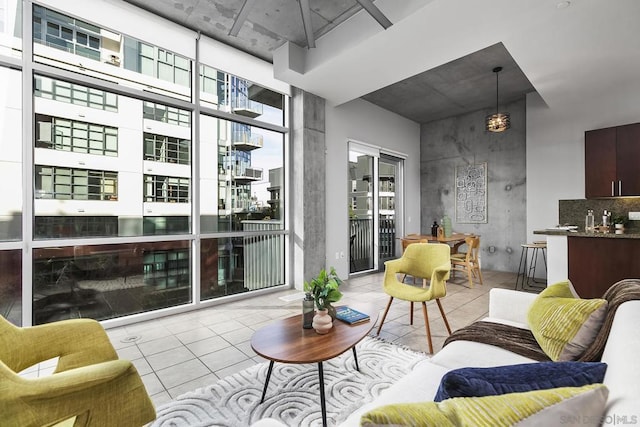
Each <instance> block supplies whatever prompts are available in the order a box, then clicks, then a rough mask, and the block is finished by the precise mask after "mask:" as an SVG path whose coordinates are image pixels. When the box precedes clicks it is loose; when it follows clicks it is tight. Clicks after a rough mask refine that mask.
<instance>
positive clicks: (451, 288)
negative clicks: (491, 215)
mask: <svg viewBox="0 0 640 427" xmlns="http://www.w3.org/2000/svg"><path fill="white" fill-rule="evenodd" d="M382 276H383V275H382V273H375V274H367V275H362V276H359V277H354V278H351V279H350V280H348V281H346V282H345V284H344V285H343V286H341V291H342V292H343V294H344V297H343V298H342V300H341V301H340V304H349V303H355V302H368V303H370V304H371V305H372V306H373V307H375V308H377V309H380V310H384V308H385V306H386V304H387V302H388V296H387V295H386V294H385V293H384V291H383V290H382ZM483 278H484V283H485V284H484V285H483V286H480V285H476V286H474V288H473V289H470V288H469V287H468V282H467V281H466V278H465V277H464V275H462V274H460V275H458V277H456V278H454V279H452V280H450V281H449V282H448V285H447V291H448V292H447V296H446V297H445V298H443V299H442V300H441V302H442V305H443V308H444V310H445V312H446V314H447V319H448V320H449V324H450V326H451V329H452V330H455V329H458V328H460V327H462V326H465V325H467V324H469V323H472V322H473V321H475V320H478V319H481V318H483V317H485V316H486V315H487V314H488V307H489V290H490V289H491V288H493V287H504V288H513V286H514V284H515V279H516V275H515V273H505V272H495V271H484V272H483ZM301 300H302V292H301V291H297V290H283V291H278V292H273V293H269V294H265V295H260V296H255V297H252V298H248V299H245V300H242V301H236V302H231V303H228V304H222V305H218V306H215V307H211V308H206V309H201V310H197V311H192V312H188V313H182V314H175V315H171V316H167V317H163V318H160V319H155V320H151V321H145V322H140V323H136V324H133V325H128V326H122V327H117V328H112V329H108V330H107V333H108V335H109V337H110V339H111V341H112V342H113V345H114V346H115V348H116V349H117V351H118V354H119V356H120V357H121V358H124V359H129V360H132V361H133V363H134V364H135V366H136V368H137V369H138V372H139V373H140V375H141V376H142V379H143V381H144V384H145V386H146V387H147V391H148V393H149V394H150V395H151V398H152V400H153V402H154V404H155V405H156V406H158V405H161V404H163V403H165V402H168V401H170V400H171V399H173V398H175V397H177V396H179V395H180V394H183V393H185V392H187V391H191V390H194V389H196V388H199V387H203V386H205V385H208V384H211V383H213V382H215V381H216V380H218V379H220V378H223V377H225V376H228V375H232V374H234V373H236V372H238V371H240V370H242V369H245V368H247V367H249V366H251V365H253V364H256V363H261V362H264V361H265V360H264V359H263V358H261V357H260V356H258V355H256V354H255V353H254V352H253V350H252V349H251V344H250V340H251V335H252V334H253V332H254V331H256V330H257V329H259V328H260V327H262V326H264V325H266V324H267V323H269V322H271V321H273V320H274V319H280V318H283V317H287V316H290V315H293V314H299V313H300V312H301ZM427 309H428V313H429V322H430V325H431V334H432V339H433V347H434V352H437V351H438V350H439V349H440V348H441V347H442V344H443V342H444V340H445V338H446V336H447V333H446V329H445V326H444V323H443V321H442V318H441V316H440V312H439V311H438V308H437V306H436V305H435V302H429V303H428V304H427ZM376 330H377V327H376V328H374V330H373V332H372V333H373V334H375V331H376ZM380 336H381V337H382V338H384V339H386V340H388V341H392V342H395V343H398V344H402V345H405V346H408V347H410V348H413V349H415V350H419V351H424V352H428V345H427V341H426V333H425V328H424V321H423V318H422V311H421V307H420V304H416V306H415V313H414V325H413V326H411V325H409V316H408V303H407V302H403V301H397V300H395V301H394V302H393V305H392V306H391V310H390V312H389V314H388V316H387V319H386V320H385V324H384V327H383V330H382V332H381V334H380ZM54 363H55V362H45V363H43V364H41V365H40V366H39V367H37V368H33V369H34V370H32V371H25V372H24V373H23V374H24V375H25V376H29V375H34V376H37V375H45V374H47V373H48V372H51V371H52V370H53V367H54Z"/></svg>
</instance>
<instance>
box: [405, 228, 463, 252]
mask: <svg viewBox="0 0 640 427" xmlns="http://www.w3.org/2000/svg"><path fill="white" fill-rule="evenodd" d="M469 236H472V234H468V233H451V236H449V237H445V236H432V235H431V234H409V235H407V236H404V237H402V238H401V240H404V241H408V243H407V244H411V243H416V242H420V241H424V240H426V241H428V242H429V243H446V244H448V245H450V246H451V253H452V254H455V253H458V248H459V247H460V246H462V245H463V244H464V239H466V238H467V237H469ZM412 240H415V242H413V241H412Z"/></svg>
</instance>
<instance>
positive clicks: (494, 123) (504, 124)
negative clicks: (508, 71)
mask: <svg viewBox="0 0 640 427" xmlns="http://www.w3.org/2000/svg"><path fill="white" fill-rule="evenodd" d="M500 71H502V67H496V68H494V69H493V72H494V73H496V113H495V114H491V115H489V116H487V117H486V118H485V121H486V129H487V131H489V132H504V131H505V130H507V129H509V128H510V127H511V117H510V116H509V113H500V112H499V109H498V73H499V72H500Z"/></svg>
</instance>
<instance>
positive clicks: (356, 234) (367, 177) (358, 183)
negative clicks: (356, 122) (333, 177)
mask: <svg viewBox="0 0 640 427" xmlns="http://www.w3.org/2000/svg"><path fill="white" fill-rule="evenodd" d="M374 159H375V157H374V156H372V155H370V154H367V153H364V152H360V151H359V150H358V147H357V146H355V145H353V144H352V145H351V146H350V149H349V186H350V188H349V272H350V273H357V272H360V271H368V270H373V269H374V260H375V256H374V244H375V242H374V233H373V230H374V223H373V222H374V215H373V212H374V204H375V199H374V197H373V192H374V188H375V186H374V185H373V182H374V181H373V177H374V165H375V162H374Z"/></svg>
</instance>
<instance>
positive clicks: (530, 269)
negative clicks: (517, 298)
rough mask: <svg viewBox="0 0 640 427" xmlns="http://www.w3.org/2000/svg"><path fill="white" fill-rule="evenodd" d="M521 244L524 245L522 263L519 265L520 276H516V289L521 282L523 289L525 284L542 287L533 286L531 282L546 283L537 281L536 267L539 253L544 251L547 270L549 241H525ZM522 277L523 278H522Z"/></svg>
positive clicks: (543, 255) (543, 257)
mask: <svg viewBox="0 0 640 427" xmlns="http://www.w3.org/2000/svg"><path fill="white" fill-rule="evenodd" d="M520 246H522V252H521V253H520V264H519V265H518V276H517V277H516V286H515V288H514V289H518V285H519V284H520V283H522V286H521V288H522V289H523V290H525V286H529V287H533V288H537V289H540V288H541V286H531V283H536V284H538V283H541V284H544V283H545V282H539V281H536V267H537V264H538V253H539V252H542V259H543V260H544V268H545V271H546V270H547V242H545V241H537V242H533V243H525V244H522V245H520ZM529 252H531V256H529ZM520 278H522V280H521V279H520Z"/></svg>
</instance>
